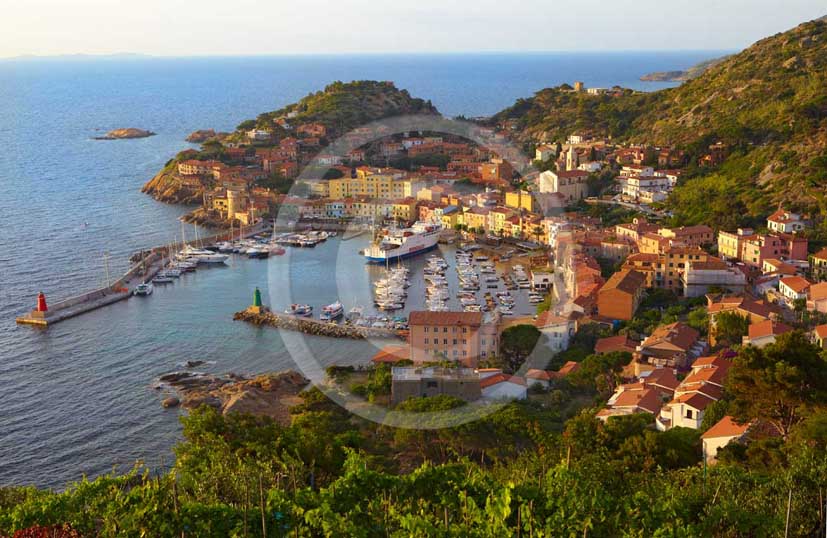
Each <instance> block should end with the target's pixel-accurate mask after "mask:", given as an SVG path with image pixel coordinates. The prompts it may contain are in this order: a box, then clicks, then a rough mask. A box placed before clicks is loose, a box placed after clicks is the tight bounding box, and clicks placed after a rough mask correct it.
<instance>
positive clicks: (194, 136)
mask: <svg viewBox="0 0 827 538" xmlns="http://www.w3.org/2000/svg"><path fill="white" fill-rule="evenodd" d="M227 136H229V133H219V132H216V131H215V129H200V130H198V131H194V132H192V133H190V134H189V136H187V138H186V141H187V142H190V143H193V144H203V143H204V142H207V141H209V140H221V139H222V138H225V137H227Z"/></svg>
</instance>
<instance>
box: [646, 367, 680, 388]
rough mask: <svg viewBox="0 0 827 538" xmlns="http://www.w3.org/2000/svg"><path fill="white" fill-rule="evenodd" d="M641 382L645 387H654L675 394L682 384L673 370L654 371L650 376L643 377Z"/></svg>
mask: <svg viewBox="0 0 827 538" xmlns="http://www.w3.org/2000/svg"><path fill="white" fill-rule="evenodd" d="M641 381H642V382H643V384H644V385H654V386H657V387H661V388H665V389H668V390H669V391H671V392H675V389H677V388H678V387H679V386H680V384H681V382H680V381H678V378H677V377H675V372H674V371H673V370H672V369H671V368H657V369H655V370H652V371H651V372H650V373H649V374H648V375H646V376H644V377H641Z"/></svg>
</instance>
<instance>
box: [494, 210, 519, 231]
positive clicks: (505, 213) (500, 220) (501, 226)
mask: <svg viewBox="0 0 827 538" xmlns="http://www.w3.org/2000/svg"><path fill="white" fill-rule="evenodd" d="M513 214H514V212H513V211H512V210H510V209H507V208H505V207H497V208H495V209H492V210H491V211H489V212H488V232H489V233H492V234H495V235H501V234H507V232H510V231H511V229H510V228H511V227H510V225H509V229H508V230H506V229H505V225H506V221H507V220H508V218H509V217H510V216H511V215H513Z"/></svg>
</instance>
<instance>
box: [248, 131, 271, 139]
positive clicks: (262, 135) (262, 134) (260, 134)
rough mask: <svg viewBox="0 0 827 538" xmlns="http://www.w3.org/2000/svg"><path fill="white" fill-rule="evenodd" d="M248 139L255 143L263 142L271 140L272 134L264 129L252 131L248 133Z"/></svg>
mask: <svg viewBox="0 0 827 538" xmlns="http://www.w3.org/2000/svg"><path fill="white" fill-rule="evenodd" d="M247 138H249V139H250V140H252V141H254V142H262V141H266V140H270V133H269V132H267V131H264V130H262V129H252V130H250V131H247Z"/></svg>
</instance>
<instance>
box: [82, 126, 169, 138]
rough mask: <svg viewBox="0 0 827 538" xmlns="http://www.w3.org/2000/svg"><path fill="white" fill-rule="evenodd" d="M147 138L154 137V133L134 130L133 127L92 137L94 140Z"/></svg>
mask: <svg viewBox="0 0 827 538" xmlns="http://www.w3.org/2000/svg"><path fill="white" fill-rule="evenodd" d="M149 136H155V133H153V132H152V131H146V130H144V129H136V128H134V127H129V128H126V129H114V130H112V131H109V132H108V133H106V134H105V135H103V136H96V137H94V139H95V140H128V139H131V138H147V137H149Z"/></svg>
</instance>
